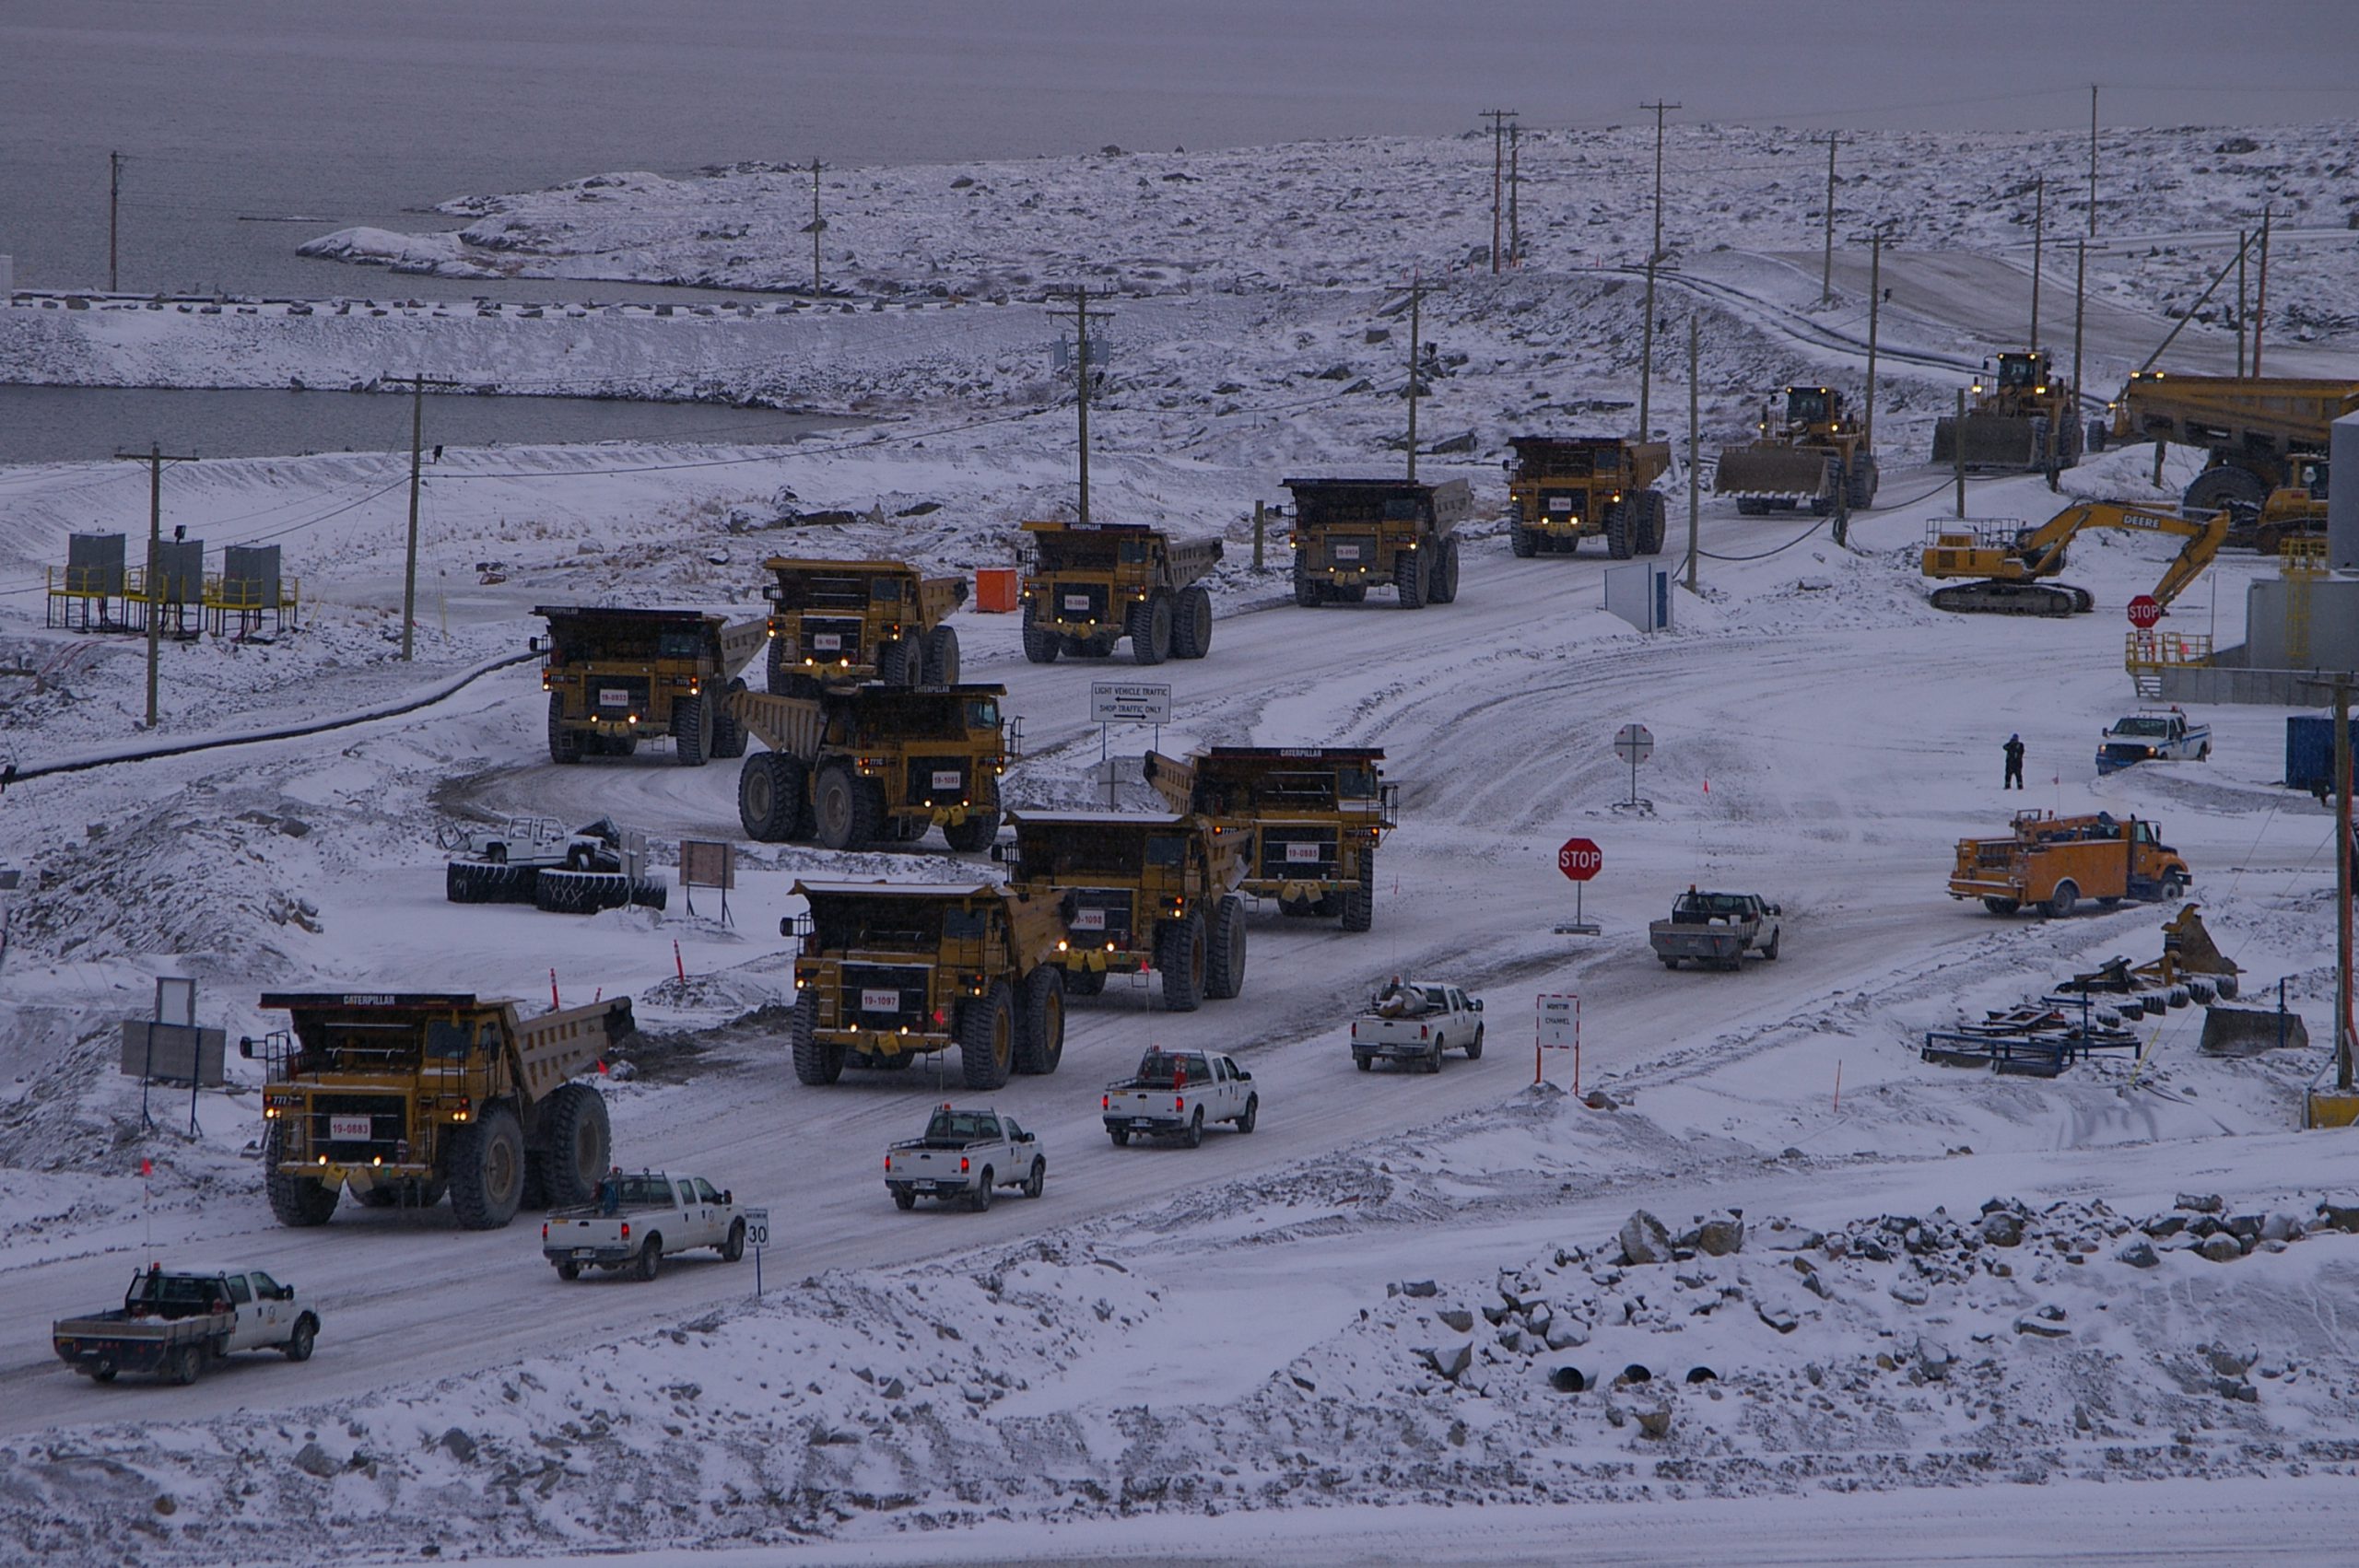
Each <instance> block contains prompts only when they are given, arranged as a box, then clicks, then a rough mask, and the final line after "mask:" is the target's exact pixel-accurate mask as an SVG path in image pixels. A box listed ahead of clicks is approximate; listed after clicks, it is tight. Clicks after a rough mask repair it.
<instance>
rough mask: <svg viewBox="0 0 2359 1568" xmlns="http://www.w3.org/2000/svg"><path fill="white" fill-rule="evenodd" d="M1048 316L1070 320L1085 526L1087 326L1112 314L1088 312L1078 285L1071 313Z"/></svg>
mask: <svg viewBox="0 0 2359 1568" xmlns="http://www.w3.org/2000/svg"><path fill="white" fill-rule="evenodd" d="M1049 314H1050V315H1052V316H1071V317H1072V318H1073V331H1074V360H1073V380H1074V409H1075V410H1076V412H1077V414H1078V415H1079V417H1080V425H1081V499H1080V508H1079V516H1080V521H1082V522H1084V523H1087V522H1088V521H1089V323H1090V322H1092V321H1093V320H1094V321H1100V322H1104V321H1110V320H1112V319H1113V317H1112V313H1111V312H1109V311H1106V310H1091V309H1090V308H1089V288H1088V286H1087V285H1086V284H1077V285H1075V286H1074V291H1073V306H1072V308H1071V309H1070V310H1050V312H1049Z"/></svg>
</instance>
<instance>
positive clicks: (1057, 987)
mask: <svg viewBox="0 0 2359 1568" xmlns="http://www.w3.org/2000/svg"><path fill="white" fill-rule="evenodd" d="M1064 1056H1065V972H1064V971H1063V970H1062V969H1061V968H1059V967H1057V965H1054V964H1043V965H1040V966H1039V968H1038V969H1035V970H1033V971H1032V973H1030V974H1029V975H1027V976H1026V977H1024V1020H1023V1024H1022V1027H1020V1028H1019V1029H1018V1030H1017V1031H1016V1036H1015V1071H1018V1072H1023V1073H1031V1074H1036V1075H1037V1074H1039V1073H1044V1072H1054V1071H1056V1070H1057V1063H1059V1062H1061V1061H1062V1060H1063V1059H1064Z"/></svg>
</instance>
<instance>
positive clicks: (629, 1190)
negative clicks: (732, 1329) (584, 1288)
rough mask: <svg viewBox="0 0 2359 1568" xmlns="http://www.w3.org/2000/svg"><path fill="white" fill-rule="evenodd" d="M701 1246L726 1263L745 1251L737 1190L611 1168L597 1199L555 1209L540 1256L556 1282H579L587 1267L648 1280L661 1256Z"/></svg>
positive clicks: (657, 1173) (545, 1224)
mask: <svg viewBox="0 0 2359 1568" xmlns="http://www.w3.org/2000/svg"><path fill="white" fill-rule="evenodd" d="M699 1246H709V1247H711V1248H712V1249H713V1250H714V1251H716V1252H718V1253H720V1254H721V1256H722V1258H723V1259H724V1260H726V1261H728V1262H731V1263H734V1262H736V1261H737V1260H738V1259H739V1258H743V1257H745V1219H744V1218H743V1217H742V1216H741V1215H739V1213H738V1212H737V1199H736V1195H735V1194H734V1193H732V1192H728V1191H726V1190H724V1189H722V1188H716V1187H714V1186H713V1185H712V1183H710V1182H709V1181H707V1180H705V1179H704V1177H702V1176H672V1175H668V1174H666V1173H664V1172H663V1171H640V1172H637V1173H635V1174H631V1175H628V1176H627V1175H625V1174H623V1173H622V1172H620V1171H611V1172H608V1173H607V1175H606V1177H605V1179H604V1181H601V1182H600V1183H599V1184H598V1199H597V1201H596V1202H594V1203H584V1204H582V1205H581V1206H579V1207H577V1208H571V1209H558V1210H555V1211H551V1213H550V1214H549V1217H548V1218H547V1220H546V1221H545V1222H543V1223H542V1225H541V1256H542V1257H543V1258H546V1259H548V1261H549V1262H550V1263H551V1264H552V1265H554V1266H555V1267H556V1269H557V1278H558V1279H560V1280H578V1279H580V1278H581V1270H584V1269H606V1270H615V1271H620V1270H626V1269H628V1270H633V1271H634V1272H636V1273H637V1274H638V1275H639V1277H640V1279H642V1280H651V1279H653V1278H655V1275H656V1272H657V1271H658V1270H661V1269H662V1268H663V1258H664V1255H665V1254H666V1253H672V1252H687V1251H688V1250H690V1249H691V1248H694V1247H699Z"/></svg>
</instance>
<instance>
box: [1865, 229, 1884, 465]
mask: <svg viewBox="0 0 2359 1568" xmlns="http://www.w3.org/2000/svg"><path fill="white" fill-rule="evenodd" d="M1883 303H1884V228H1883V226H1882V225H1878V226H1876V227H1875V228H1871V229H1869V230H1868V406H1867V412H1866V413H1865V414H1864V415H1862V416H1861V418H1860V452H1861V454H1862V455H1868V454H1872V453H1873V452H1874V451H1875V450H1876V312H1877V309H1878V308H1879V307H1880V306H1881V305H1882V304H1883Z"/></svg>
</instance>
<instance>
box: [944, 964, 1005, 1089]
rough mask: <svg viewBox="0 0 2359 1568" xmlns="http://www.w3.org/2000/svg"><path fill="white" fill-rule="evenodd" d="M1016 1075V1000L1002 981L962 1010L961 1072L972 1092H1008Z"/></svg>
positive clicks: (961, 1008)
mask: <svg viewBox="0 0 2359 1568" xmlns="http://www.w3.org/2000/svg"><path fill="white" fill-rule="evenodd" d="M958 1071H959V1075H960V1076H961V1077H962V1078H963V1079H964V1080H965V1082H966V1085H967V1087H968V1088H969V1089H1004V1088H1006V1087H1007V1080H1008V1078H1009V1075H1010V1074H1012V1073H1013V1072H1014V1071H1015V997H1014V996H1013V995H1011V994H1010V993H1009V991H1008V989H1007V982H1006V981H1005V980H1001V981H998V982H996V983H995V984H993V985H992V989H990V990H989V991H987V992H985V993H984V994H983V995H981V996H980V997H970V998H968V1000H967V1002H966V1003H965V1005H963V1006H962V1007H960V1008H959V1010H958Z"/></svg>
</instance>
